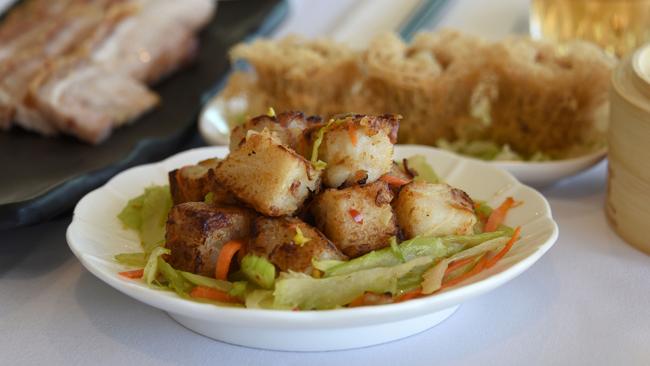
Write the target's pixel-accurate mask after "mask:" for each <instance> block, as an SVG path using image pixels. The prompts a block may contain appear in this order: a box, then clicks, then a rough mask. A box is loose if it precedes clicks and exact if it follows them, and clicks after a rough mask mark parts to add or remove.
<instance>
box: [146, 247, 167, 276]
mask: <svg viewBox="0 0 650 366" xmlns="http://www.w3.org/2000/svg"><path fill="white" fill-rule="evenodd" d="M169 253H171V251H170V250H169V249H167V248H164V247H156V248H154V249H153V250H152V251H151V254H149V259H148V260H147V264H146V265H145V266H144V273H143V276H142V277H143V278H144V281H145V282H146V283H147V285H151V284H152V283H153V281H154V280H155V279H156V277H157V276H158V257H160V256H162V255H165V254H169Z"/></svg>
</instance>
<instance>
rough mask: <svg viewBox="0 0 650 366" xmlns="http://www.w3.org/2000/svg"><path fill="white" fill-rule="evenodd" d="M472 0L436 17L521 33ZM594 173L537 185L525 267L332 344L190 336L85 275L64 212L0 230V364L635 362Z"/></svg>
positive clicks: (624, 259) (643, 360) (626, 281)
mask: <svg viewBox="0 0 650 366" xmlns="http://www.w3.org/2000/svg"><path fill="white" fill-rule="evenodd" d="M1 1H2V0H0V3H1ZM346 3H349V1H347V2H346ZM478 3H483V2H479V1H477V0H462V1H458V2H455V3H454V4H453V5H452V6H450V7H449V8H448V9H447V11H446V13H445V16H444V18H443V19H442V23H441V24H443V25H445V26H457V27H461V28H465V29H468V30H469V31H473V32H477V33H482V34H484V35H487V36H488V37H498V36H500V35H503V34H506V33H510V32H512V31H522V30H525V29H526V25H525V24H526V22H525V15H526V9H527V3H526V1H525V0H510V1H508V0H498V1H496V0H491V1H490V2H489V4H490V7H489V9H486V10H484V11H479V10H476V9H475V5H477V4H478ZM484 3H488V2H487V1H486V2H484ZM298 9H305V6H302V7H301V8H298ZM323 11H325V10H323ZM293 16H294V18H293V19H294V20H295V19H296V18H295V17H303V16H305V15H304V13H297V14H296V13H294V15H293ZM298 23H301V22H300V21H299V22H298ZM302 23H303V24H304V21H303V22H302ZM481 24H483V25H481ZM481 27H489V29H488V28H481ZM482 29H483V30H482ZM605 175H606V166H605V164H604V163H602V164H600V165H598V166H597V167H596V168H594V169H592V170H590V171H589V172H586V173H584V174H581V175H579V176H577V177H574V178H572V179H570V180H567V181H565V182H562V183H560V184H558V185H556V186H555V187H552V188H550V189H547V190H545V191H543V193H544V194H545V195H546V197H547V198H548V199H549V201H550V203H551V206H552V209H553V214H554V216H555V218H556V220H557V222H558V224H559V226H560V239H559V240H558V242H557V244H556V245H555V247H554V248H553V249H552V250H551V251H550V252H549V253H548V254H547V255H546V256H544V257H543V258H542V259H541V260H540V261H539V262H538V263H537V264H535V265H534V266H533V267H532V268H531V269H530V270H529V271H527V272H525V273H524V274H522V275H521V276H520V277H518V278H517V279H515V280H514V281H512V282H510V283H508V284H506V285H504V286H503V287H501V288H499V289H497V290H496V291H493V292H491V293H489V294H486V295H484V296H481V297H480V298H476V299H474V300H472V301H469V302H467V303H465V304H464V305H462V306H461V307H460V309H459V310H458V311H457V312H456V313H455V314H454V315H453V316H452V317H451V318H449V319H448V320H446V321H445V322H443V323H442V324H440V325H438V326H437V327H435V328H433V329H430V330H428V331H426V332H423V333H421V334H418V335H415V336H412V337H409V338H406V339H403V340H400V341H396V342H392V343H388V344H384V345H380V346H375V347H369V348H364V349H358V350H351V351H343V352H325V353H287V352H272V351H263V350H255V349H248V348H244V347H238V346H232V345H228V344H224V343H220V342H216V341H213V340H210V339H208V338H205V337H203V336H200V335H197V334H194V333H192V332H191V331H188V330H187V329H185V328H183V327H182V326H180V325H178V324H177V323H176V322H174V321H173V320H172V319H171V318H169V317H168V316H167V315H166V314H165V313H163V312H161V311H159V310H156V309H154V308H151V307H149V306H146V305H144V304H141V303H139V302H137V301H135V300H132V299H130V298H129V297H127V296H124V295H122V294H121V293H119V292H117V291H115V290H113V289H112V288H110V287H109V286H107V285H105V284H104V283H102V282H101V281H99V280H98V279H96V278H95V277H93V275H91V274H90V273H88V272H87V271H85V270H84V269H83V268H82V267H81V265H80V264H79V262H78V261H77V260H76V259H75V257H74V256H73V255H72V253H71V252H70V251H69V249H68V247H67V245H66V242H65V229H66V226H67V225H68V224H69V221H70V218H69V217H64V218H61V219H58V220H55V221H52V222H49V223H46V224H42V225H39V226H35V227H30V228H21V229H16V230H10V231H6V232H0V364H1V365H41V364H48V365H59V364H61V365H63V364H65V365H69V364H84V365H86V364H95V365H115V364H128V365H131V364H132V365H138V366H145V365H190V364H211V365H260V364H262V365H275V364H279V365H300V366H305V365H310V366H311V365H314V366H315V365H327V366H332V365H366V364H372V365H413V366H415V365H434V364H436V365H493V364H499V365H522V364H526V365H572V364H573V365H649V364H650V352H649V351H648V348H646V347H648V345H649V344H650V257H648V256H646V255H644V254H642V253H640V252H639V251H637V250H635V249H633V248H632V247H630V246H628V245H626V244H625V243H624V242H623V241H621V240H620V239H619V238H618V237H617V236H616V235H615V234H614V233H613V232H612V230H611V229H610V228H609V226H608V225H607V222H606V219H605V216H604V213H603V202H604V192H605V189H606V182H605ZM649 224H650V223H649Z"/></svg>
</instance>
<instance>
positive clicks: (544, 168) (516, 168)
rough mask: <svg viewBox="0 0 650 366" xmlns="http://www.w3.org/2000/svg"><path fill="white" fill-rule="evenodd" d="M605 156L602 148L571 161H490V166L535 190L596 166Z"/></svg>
mask: <svg viewBox="0 0 650 366" xmlns="http://www.w3.org/2000/svg"><path fill="white" fill-rule="evenodd" d="M606 155H607V149H606V148H602V149H600V150H597V151H594V152H592V153H589V154H585V155H582V156H578V157H575V158H571V159H562V160H551V161H491V162H489V163H490V164H492V165H494V166H497V167H499V168H501V169H505V170H507V171H509V172H510V173H512V175H514V176H515V177H516V178H517V179H519V180H520V181H521V182H523V183H525V184H528V185H531V186H533V187H536V188H542V187H547V186H550V185H552V184H554V183H557V182H559V181H560V180H562V179H564V178H568V177H570V176H573V175H576V174H578V173H580V172H582V171H585V170H587V169H589V168H591V167H592V166H594V165H596V164H598V162H600V161H601V160H603V159H604V158H605V156H606Z"/></svg>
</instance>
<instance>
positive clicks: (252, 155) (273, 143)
mask: <svg viewBox="0 0 650 366" xmlns="http://www.w3.org/2000/svg"><path fill="white" fill-rule="evenodd" d="M215 173H216V177H217V180H218V181H219V182H220V183H222V184H223V185H224V187H225V188H226V189H228V190H229V191H231V192H232V193H233V194H235V196H237V198H239V199H240V200H241V201H243V202H245V203H247V204H248V205H250V206H251V207H253V208H255V210H257V211H258V212H260V213H262V214H264V215H267V216H284V215H292V214H294V213H295V212H296V211H297V210H298V209H299V208H300V206H301V205H302V204H303V202H305V200H306V199H307V198H308V197H309V195H310V194H311V193H312V192H314V191H316V190H317V189H318V188H319V186H320V171H319V170H316V169H315V168H314V167H313V166H312V164H311V163H310V162H309V161H307V160H305V159H304V158H303V157H302V156H300V155H298V154H297V153H296V152H295V151H293V150H292V149H290V148H288V147H286V146H284V145H282V144H281V143H280V142H279V141H278V140H276V139H275V138H274V137H273V136H272V135H271V134H270V133H268V132H262V133H258V132H255V131H249V132H248V136H247V137H246V140H245V141H244V142H243V143H242V144H241V146H240V147H239V149H237V150H235V151H232V152H231V153H230V155H228V157H227V158H226V159H225V160H224V161H223V162H221V164H219V166H218V167H217V168H216V169H215Z"/></svg>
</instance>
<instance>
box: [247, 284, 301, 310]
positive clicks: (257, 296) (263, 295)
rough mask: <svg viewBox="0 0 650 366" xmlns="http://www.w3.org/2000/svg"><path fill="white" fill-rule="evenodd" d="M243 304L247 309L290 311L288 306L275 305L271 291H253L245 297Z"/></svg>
mask: <svg viewBox="0 0 650 366" xmlns="http://www.w3.org/2000/svg"><path fill="white" fill-rule="evenodd" d="M245 303H246V307H247V308H248V309H275V310H291V307H289V306H286V305H279V304H275V301H274V297H273V291H271V290H259V289H258V290H253V291H251V292H250V293H249V294H248V295H246V300H245Z"/></svg>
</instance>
